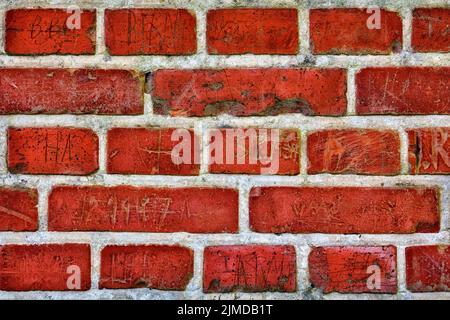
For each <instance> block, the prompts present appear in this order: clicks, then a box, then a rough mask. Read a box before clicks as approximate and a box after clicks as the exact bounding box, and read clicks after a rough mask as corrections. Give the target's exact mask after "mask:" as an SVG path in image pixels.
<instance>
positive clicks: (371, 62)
mask: <svg viewBox="0 0 450 320" xmlns="http://www.w3.org/2000/svg"><path fill="white" fill-rule="evenodd" d="M311 59H312V60H311ZM449 64H450V54H449V53H408V52H402V53H400V54H392V55H364V56H360V55H353V56H351V55H314V56H309V55H308V56H305V55H292V56H280V55H251V54H246V55H229V56H225V55H207V54H206V53H197V54H195V55H190V56H161V55H149V56H109V55H91V56H62V55H48V56H45V55H44V56H11V55H6V54H0V67H1V68H69V69H80V68H82V69H83V68H86V69H90V68H91V69H95V68H98V69H132V70H138V71H141V72H145V73H148V72H152V71H155V70H158V69H224V68H275V67H278V68H350V67H359V68H364V67H424V66H435V67H448V66H449Z"/></svg>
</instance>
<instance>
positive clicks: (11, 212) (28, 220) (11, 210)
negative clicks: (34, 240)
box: [0, 187, 38, 231]
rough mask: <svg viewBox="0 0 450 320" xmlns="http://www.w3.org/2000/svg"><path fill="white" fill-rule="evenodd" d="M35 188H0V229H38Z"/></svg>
mask: <svg viewBox="0 0 450 320" xmlns="http://www.w3.org/2000/svg"><path fill="white" fill-rule="evenodd" d="M37 205H38V193H37V190H36V189H23V188H5V187H2V188H0V231H36V230H37V229H38V211H37Z"/></svg>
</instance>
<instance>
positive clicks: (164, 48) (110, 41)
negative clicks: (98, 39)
mask: <svg viewBox="0 0 450 320" xmlns="http://www.w3.org/2000/svg"><path fill="white" fill-rule="evenodd" d="M105 42H106V48H107V49H108V51H109V53H110V54H111V55H141V54H161V55H186V54H193V53H195V52H196V51H197V38H196V21H195V15H194V14H192V13H190V12H189V11H188V10H186V9H119V10H109V9H107V10H105Z"/></svg>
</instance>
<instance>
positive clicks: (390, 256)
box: [308, 246, 397, 293]
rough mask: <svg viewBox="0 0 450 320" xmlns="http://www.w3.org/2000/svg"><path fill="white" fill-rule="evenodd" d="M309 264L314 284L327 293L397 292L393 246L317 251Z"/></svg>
mask: <svg viewBox="0 0 450 320" xmlns="http://www.w3.org/2000/svg"><path fill="white" fill-rule="evenodd" d="M308 260H309V278H310V281H311V284H312V285H313V286H314V287H316V288H319V289H320V290H322V291H323V292H325V293H330V292H340V293H396V292H397V267H396V265H397V263H396V262H397V249H396V248H395V247H394V246H386V247H317V248H313V249H312V251H311V253H310V254H309V259H308ZM378 281H379V282H378Z"/></svg>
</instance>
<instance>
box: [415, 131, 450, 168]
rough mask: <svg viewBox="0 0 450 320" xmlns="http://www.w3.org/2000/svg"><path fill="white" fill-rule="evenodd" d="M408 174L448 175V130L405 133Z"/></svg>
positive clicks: (449, 155)
mask: <svg viewBox="0 0 450 320" xmlns="http://www.w3.org/2000/svg"><path fill="white" fill-rule="evenodd" d="M406 132H407V134H408V140H409V153H408V158H409V173H410V174H450V128H419V129H410V130H407V131H406Z"/></svg>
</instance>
